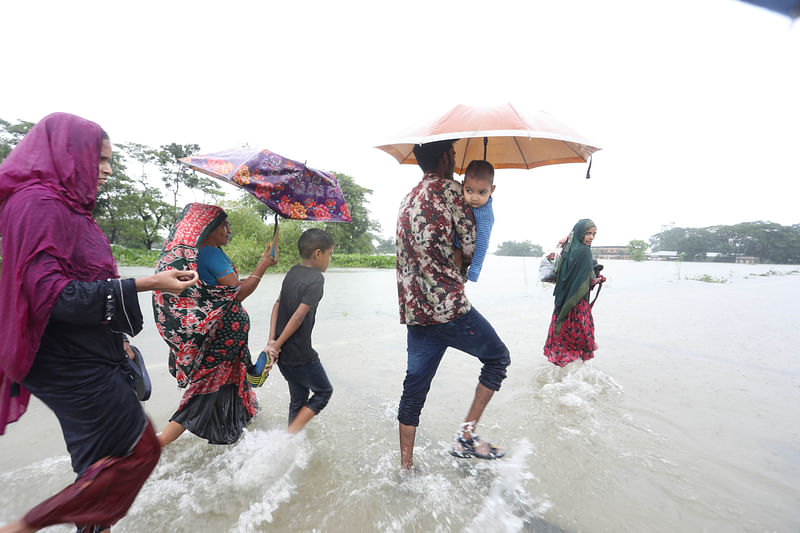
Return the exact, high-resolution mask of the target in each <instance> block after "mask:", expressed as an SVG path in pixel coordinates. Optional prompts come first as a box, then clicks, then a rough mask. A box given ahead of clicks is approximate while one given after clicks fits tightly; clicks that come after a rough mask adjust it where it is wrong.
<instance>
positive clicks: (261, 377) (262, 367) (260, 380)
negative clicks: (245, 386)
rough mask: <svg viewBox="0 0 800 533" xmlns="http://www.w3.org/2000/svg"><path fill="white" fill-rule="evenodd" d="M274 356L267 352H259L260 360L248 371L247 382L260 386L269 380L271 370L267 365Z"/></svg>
mask: <svg viewBox="0 0 800 533" xmlns="http://www.w3.org/2000/svg"><path fill="white" fill-rule="evenodd" d="M271 361H272V358H271V357H270V356H269V355H267V352H261V353H260V354H258V360H257V361H256V364H255V365H253V368H251V369H250V370H248V371H247V382H248V383H250V385H251V386H253V387H260V386H261V385H263V384H264V382H265V381H267V377H269V370H268V369H267V365H269V364H270V362H271Z"/></svg>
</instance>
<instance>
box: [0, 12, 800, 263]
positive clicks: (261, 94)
mask: <svg viewBox="0 0 800 533" xmlns="http://www.w3.org/2000/svg"><path fill="white" fill-rule="evenodd" d="M2 14H3V17H2V22H0V27H2V31H0V43H2V49H3V52H4V53H3V63H4V65H3V74H2V81H0V118H3V119H5V120H9V121H16V120H18V119H23V120H29V121H37V120H39V119H40V118H42V117H43V116H45V115H47V114H48V113H51V112H53V111H67V112H71V113H75V114H78V115H81V116H84V117H86V118H89V119H91V120H94V121H96V122H98V123H99V124H100V125H102V126H103V127H104V128H105V129H106V130H107V131H108V132H109V133H110V135H111V138H112V141H113V142H138V143H143V144H147V145H151V146H158V145H160V144H165V143H170V142H177V143H181V144H186V143H197V144H199V145H200V146H201V147H202V149H203V151H206V152H213V151H218V150H223V149H226V148H232V147H237V146H241V145H244V144H247V145H249V146H251V147H254V148H268V149H270V150H272V151H275V152H278V153H280V154H282V155H285V156H287V157H290V158H293V159H298V160H301V161H304V160H305V161H307V162H308V164H309V166H312V167H315V168H320V169H324V170H331V171H337V172H343V173H346V174H349V175H351V176H353V177H354V178H355V180H356V182H357V183H359V184H360V185H363V186H365V187H368V188H370V189H372V190H373V191H374V192H373V194H372V196H371V199H370V209H371V211H372V214H373V217H374V218H376V219H377V220H379V221H380V223H381V225H382V227H383V231H382V233H383V235H386V236H388V235H393V233H394V224H395V218H396V214H397V206H398V204H399V202H400V200H401V199H402V197H403V196H404V194H405V193H406V192H408V190H410V189H411V187H413V185H414V184H415V183H416V182H417V181H418V179H419V177H420V171H419V169H418V168H417V167H414V166H410V165H403V166H400V165H398V164H397V163H396V162H395V160H394V159H393V158H392V157H390V156H389V155H387V154H385V153H383V152H381V151H379V150H376V149H375V148H373V147H374V146H375V145H378V144H382V143H383V142H384V141H386V140H389V139H391V137H392V136H393V134H395V133H397V132H400V131H403V130H405V129H407V128H408V126H410V125H413V124H415V123H417V122H419V121H421V120H425V119H427V118H429V117H430V118H432V117H434V116H437V115H439V114H442V113H444V112H445V111H447V110H449V109H450V108H452V107H453V106H455V105H456V104H460V103H461V104H473V105H496V104H502V103H504V102H511V103H513V104H514V105H515V106H516V107H518V108H520V109H523V110H528V111H536V110H545V111H547V112H549V113H550V114H552V115H553V116H555V117H557V118H558V119H560V120H561V121H563V122H565V123H566V124H568V125H569V126H570V127H572V128H573V129H575V130H577V131H578V132H580V133H581V134H583V135H584V136H585V137H587V138H588V139H590V140H591V141H592V142H594V143H595V144H596V145H598V146H600V147H601V148H602V150H601V151H600V152H598V153H596V154H595V158H594V163H593V165H592V178H591V179H590V180H586V179H585V177H584V176H585V173H586V166H585V165H581V164H568V165H557V166H551V167H542V168H538V169H533V170H528V171H524V170H502V171H498V173H497V175H496V178H495V184H496V185H497V191H496V192H495V195H494V198H495V199H494V206H495V217H496V222H495V229H494V232H493V234H492V249H493V248H494V247H495V246H496V245H497V244H499V243H500V242H502V241H505V240H531V241H532V242H534V243H538V244H541V245H542V246H544V247H545V248H550V247H552V246H553V245H554V244H555V242H556V241H557V240H558V238H559V237H561V236H563V235H565V234H566V233H567V232H568V231H569V230H570V229H571V227H572V225H573V224H574V223H575V221H577V220H578V219H579V218H584V217H588V218H592V219H593V220H594V221H595V222H596V223H597V226H598V234H597V239H596V241H595V244H596V245H600V246H603V245H621V244H627V243H628V241H629V240H631V239H643V240H647V239H648V238H649V237H650V236H651V235H653V234H654V233H657V232H658V231H660V230H661V228H662V226H663V225H667V224H674V225H676V226H690V227H699V226H709V225H716V224H734V223H738V222H744V221H754V220H769V221H773V222H778V223H780V224H785V225H788V224H797V223H800V208H798V198H799V197H800V194H799V193H800V160H799V158H798V155H800V97H799V96H798V95H800V24H797V23H795V24H791V23H790V21H789V20H788V19H787V18H785V17H781V16H779V15H776V14H773V13H771V12H769V11H765V10H763V9H760V8H757V7H754V6H752V5H750V4H746V3H742V2H739V1H737V0H674V1H672V2H648V1H641V0H629V1H614V0H609V1H597V0H586V1H571V0H561V1H559V2H551V1H534V0H529V1H514V2H505V1H498V0H493V1H491V2H488V1H486V2H470V1H458V2H434V1H432V0H427V1H419V2H417V1H406V2H392V3H387V2H376V1H370V2H366V1H365V2H348V1H343V0H340V1H336V2H331V1H325V2H313V1H312V2H299V1H298V2H236V1H230V0H229V1H226V2H219V1H214V2H203V1H197V0H194V1H187V2H183V1H164V0H162V1H160V2H151V1H137V2H124V1H119V2H108V1H103V2H80V1H76V2H62V1H58V2H56V1H53V2H37V1H30V0H25V1H19V0H11V1H6V2H4V3H3V8H2ZM197 199H198V200H199V199H202V198H201V197H198V198H197ZM186 200H187V201H191V200H192V198H191V197H187V198H186Z"/></svg>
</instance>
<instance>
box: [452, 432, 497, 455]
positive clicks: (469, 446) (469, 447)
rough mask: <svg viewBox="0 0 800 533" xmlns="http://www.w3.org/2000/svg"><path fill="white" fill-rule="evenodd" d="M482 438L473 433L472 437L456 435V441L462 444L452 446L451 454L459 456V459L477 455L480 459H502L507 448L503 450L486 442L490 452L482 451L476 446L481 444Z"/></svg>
mask: <svg viewBox="0 0 800 533" xmlns="http://www.w3.org/2000/svg"><path fill="white" fill-rule="evenodd" d="M480 442H481V439H480V437H478V436H477V435H473V436H472V438H471V439H465V438H463V437H456V443H457V444H459V445H460V446H461V449H460V450H459V449H457V448H456V447H455V446H453V447H451V448H450V455H452V456H454V457H458V458H459V459H469V458H470V457H477V458H478V459H488V460H491V459H500V458H501V457H503V456H504V455H505V454H506V451H505V450H501V449H500V448H498V447H496V446H492V444H491V443H490V442H487V443H486V444H487V445H488V446H489V453H480V452H479V451H478V450H477V449H476V448H477V447H478V446H480Z"/></svg>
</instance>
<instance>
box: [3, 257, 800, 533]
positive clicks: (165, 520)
mask: <svg viewBox="0 0 800 533" xmlns="http://www.w3.org/2000/svg"><path fill="white" fill-rule="evenodd" d="M605 265H606V268H605V270H604V271H603V272H604V274H605V275H606V276H607V278H608V283H607V284H606V287H605V288H604V289H603V292H602V294H601V295H600V297H599V299H598V301H597V304H596V306H595V309H594V314H595V322H596V324H597V341H598V344H599V346H600V349H599V350H598V351H597V353H596V358H595V359H594V360H592V361H589V362H586V363H582V362H577V363H573V364H571V365H568V366H567V367H565V368H559V367H555V366H552V365H550V364H549V363H547V360H546V359H545V358H544V356H543V355H542V345H543V343H544V339H545V336H546V333H547V326H548V324H549V319H550V312H551V309H552V287H547V286H542V285H541V284H539V283H537V281H536V279H537V278H536V275H537V267H538V262H537V261H536V260H523V259H521V258H499V257H493V256H490V257H489V258H488V259H487V263H486V264H485V266H484V271H483V274H482V276H481V282H480V283H478V284H475V285H469V287H468V294H469V295H470V298H471V300H472V302H473V303H474V304H475V306H476V307H478V308H479V309H480V310H481V312H482V313H483V314H484V315H485V316H486V317H487V318H488V319H489V320H490V321H491V322H492V324H493V325H494V326H495V328H496V329H497V331H498V333H499V334H500V336H501V337H502V338H503V340H504V341H505V342H506V344H507V345H508V346H509V348H510V350H511V354H512V366H511V367H510V369H509V377H508V379H507V380H506V382H505V383H504V384H503V388H502V389H501V391H500V392H499V393H497V394H496V395H495V397H494V399H493V400H492V403H491V404H490V405H489V408H488V409H487V411H486V414H485V415H484V419H483V420H482V423H481V425H480V428H479V429H480V432H481V435H482V436H484V437H485V438H486V439H488V440H491V441H493V442H495V443H497V444H500V445H502V446H505V447H506V448H507V449H508V452H509V453H508V456H507V458H505V459H502V460H500V461H495V462H487V461H480V460H477V459H473V460H459V459H455V458H453V457H452V456H450V455H449V454H448V453H447V449H448V448H449V446H450V443H451V439H452V437H453V435H454V433H455V431H456V429H457V427H458V423H459V422H460V421H461V419H462V417H463V416H464V414H465V413H466V410H467V408H468V403H469V401H470V400H471V396H472V392H473V390H474V387H475V380H476V377H477V375H478V370H479V366H478V363H477V362H476V361H475V360H473V359H472V358H471V357H468V356H465V355H463V354H461V353H459V352H450V353H448V354H447V355H446V356H445V358H444V360H443V362H442V365H441V367H440V370H439V373H438V374H437V377H436V379H435V380H434V383H433V387H432V389H431V392H430V395H429V397H428V401H427V403H426V406H425V409H424V410H423V413H422V417H421V425H420V427H419V430H418V433H417V442H416V445H417V448H416V450H415V459H416V461H417V470H416V471H415V472H414V473H412V474H410V475H401V473H400V472H399V469H398V464H399V453H398V450H397V447H398V442H397V422H396V420H395V415H396V406H397V401H398V400H399V397H400V392H401V386H402V379H403V375H404V372H405V331H404V328H403V327H402V326H400V325H399V323H398V318H397V317H398V315H397V304H396V289H395V284H394V272H393V271H378V270H338V271H329V272H328V273H327V274H326V275H325V277H326V284H325V296H324V298H323V300H322V303H321V305H320V308H319V311H318V314H317V325H316V327H315V331H314V344H315V347H316V348H317V350H318V351H319V352H320V356H321V357H322V360H323V363H324V365H325V368H326V370H327V372H328V375H329V377H330V379H331V382H332V383H333V386H334V394H333V398H332V399H331V402H330V404H329V405H328V407H327V408H326V409H325V410H324V411H323V412H322V414H321V415H320V416H319V417H317V418H315V419H314V420H313V421H312V422H311V423H310V424H309V427H308V429H307V431H305V432H304V433H303V434H301V435H299V436H297V437H295V438H292V439H290V438H288V437H287V436H286V435H285V434H284V433H283V431H282V430H283V428H284V427H285V423H286V415H287V412H288V393H287V391H286V385H285V382H284V381H283V378H282V377H281V376H280V373H278V372H275V373H273V375H272V376H271V377H270V379H269V380H268V381H267V384H266V385H265V386H264V387H263V388H261V389H259V390H258V393H257V394H258V399H259V403H260V405H261V408H262V410H261V413H260V414H259V415H258V416H257V417H256V418H255V420H254V422H253V423H252V424H251V425H250V427H249V428H248V429H247V430H246V431H245V433H244V435H243V437H242V439H241V440H240V441H239V442H237V443H236V444H234V445H231V446H211V445H208V444H206V443H205V442H204V441H201V440H200V439H198V438H196V437H194V436H192V435H188V434H187V435H184V436H182V437H181V438H180V439H178V440H177V441H176V442H175V443H173V445H171V446H170V447H168V448H167V449H166V450H165V451H164V454H163V456H162V459H161V461H160V463H159V465H158V466H157V468H156V470H155V472H154V474H153V475H152V476H151V478H150V479H149V480H148V482H147V484H146V485H145V487H144V489H143V490H142V493H141V494H140V496H139V498H138V499H137V501H136V503H135V504H134V506H133V508H132V509H131V512H130V513H129V515H128V516H127V517H126V518H125V519H123V520H122V521H121V522H120V523H119V524H118V526H116V527H115V528H114V531H129V532H141V531H178V532H183V531H185V532H189V531H191V532H205V531H208V532H218V531H242V532H248V531H254V532H255V531H320V532H322V531H330V532H339V531H342V532H350V531H391V532H430V531H434V532H447V531H462V530H479V531H480V530H483V531H487V530H488V531H504V532H505V531H537V532H561V531H569V532H572V531H584V532H612V531H614V532H615V531H657V532H660V531H663V532H673V531H726V532H727V531H797V530H798V529H800V510H799V509H800V505H798V503H800V502H798V500H797V492H796V487H795V485H796V481H797V479H800V435H798V432H800V415H798V410H797V408H796V407H797V405H798V401H799V400H800V388H798V387H797V376H798V375H800V361H798V359H797V353H798V347H800V330H799V329H798V328H797V327H796V324H798V323H800V303H798V299H797V294H800V275H798V274H794V275H785V276H781V275H774V274H771V275H768V276H761V275H759V274H764V273H767V272H768V271H769V270H771V269H772V270H775V271H779V272H781V271H782V272H786V271H791V270H797V268H798V267H774V266H758V265H715V264H700V263H683V264H680V265H676V264H674V263H639V264H637V263H632V262H620V261H606V262H605ZM131 271H132V270H131V269H128V272H129V273H130V272H131ZM137 272H139V273H142V272H144V273H146V272H147V270H144V271H141V270H140V271H137ZM706 274H707V275H708V276H711V277H713V278H716V279H718V280H719V279H723V278H724V279H725V283H704V282H700V281H694V280H693V279H691V278H699V277H701V276H703V275H706ZM281 279H282V278H281V276H280V275H267V276H265V277H264V281H263V282H262V284H261V286H260V287H259V289H258V290H257V291H256V293H254V295H252V296H251V297H250V298H248V299H247V300H246V302H245V305H246V308H247V310H248V311H249V313H250V315H251V319H252V325H253V327H252V330H251V339H250V340H251V349H252V351H255V352H256V353H257V351H259V350H260V349H261V348H262V347H263V344H264V341H265V339H266V327H267V320H268V313H269V310H270V309H271V307H272V303H273V302H274V299H275V297H276V296H277V294H278V291H279V289H280V282H281ZM141 303H142V305H143V306H148V308H149V300H148V299H147V297H146V295H142V300H141ZM146 318H147V320H146V325H145V328H146V331H145V332H144V333H143V334H141V335H139V336H138V337H137V338H136V339H135V342H136V344H137V345H139V346H140V347H143V348H144V349H143V352H144V353H145V354H146V359H147V363H148V368H150V373H151V377H152V378H153V381H154V392H153V398H152V399H151V400H150V401H149V402H147V403H146V404H145V406H146V409H147V410H148V413H149V414H150V415H151V417H152V418H153V420H154V423H155V424H156V426H157V427H159V428H160V427H163V426H164V425H165V424H166V421H167V420H168V419H169V416H170V414H171V413H172V411H173V410H174V409H175V407H176V406H177V402H178V399H179V397H180V392H179V391H178V390H177V387H176V386H175V383H174V380H173V379H172V378H171V377H170V376H169V374H168V373H167V370H166V365H165V361H166V352H165V350H164V344H163V341H161V339H160V338H159V337H158V335H157V333H156V332H155V329H154V327H153V322H152V318H151V317H149V316H147V317H146ZM60 438H61V437H60V432H59V430H58V427H57V424H56V423H55V420H54V418H52V415H50V414H49V413H48V412H47V411H46V409H44V408H43V407H41V405H37V404H35V403H34V404H33V405H32V406H31V412H30V413H29V414H28V415H26V417H23V419H22V420H21V421H20V422H19V423H17V424H14V425H12V426H11V430H10V431H9V432H8V434H7V435H5V436H3V437H0V451H2V453H0V472H1V473H0V483H1V484H2V485H3V486H4V487H13V488H14V490H3V491H0V523H3V522H4V521H8V520H11V519H12V518H15V517H16V516H17V515H19V514H21V513H23V512H24V511H25V510H27V508H28V507H30V506H31V505H32V504H34V503H37V502H38V501H39V500H41V499H43V498H45V497H46V496H49V495H50V494H52V493H53V492H55V491H56V490H58V489H59V488H60V487H62V486H64V485H66V484H68V483H69V482H70V481H71V479H72V473H71V472H70V468H69V460H68V459H67V457H66V455H65V453H64V451H63V444H62V443H61V441H60ZM31 442H33V443H35V444H36V445H35V446H31V445H30V444H31ZM51 531H73V528H70V527H66V526H64V527H57V528H53V529H51Z"/></svg>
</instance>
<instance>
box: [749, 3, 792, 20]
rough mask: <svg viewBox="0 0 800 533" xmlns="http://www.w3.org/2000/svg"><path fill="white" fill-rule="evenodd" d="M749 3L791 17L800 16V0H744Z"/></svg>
mask: <svg viewBox="0 0 800 533" xmlns="http://www.w3.org/2000/svg"><path fill="white" fill-rule="evenodd" d="M744 1H745V2H747V3H748V4H753V5H756V6H760V7H763V8H766V9H769V10H770V11H774V12H775V13H780V14H781V15H786V16H787V17H789V18H790V19H793V20H794V19H796V18H798V17H800V0H744Z"/></svg>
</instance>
